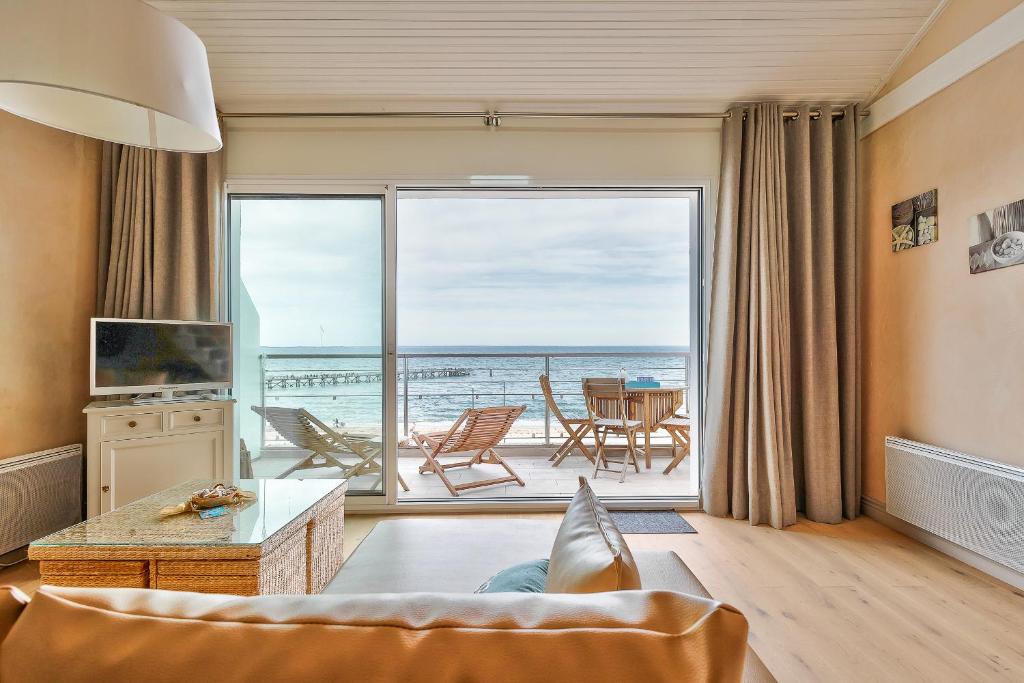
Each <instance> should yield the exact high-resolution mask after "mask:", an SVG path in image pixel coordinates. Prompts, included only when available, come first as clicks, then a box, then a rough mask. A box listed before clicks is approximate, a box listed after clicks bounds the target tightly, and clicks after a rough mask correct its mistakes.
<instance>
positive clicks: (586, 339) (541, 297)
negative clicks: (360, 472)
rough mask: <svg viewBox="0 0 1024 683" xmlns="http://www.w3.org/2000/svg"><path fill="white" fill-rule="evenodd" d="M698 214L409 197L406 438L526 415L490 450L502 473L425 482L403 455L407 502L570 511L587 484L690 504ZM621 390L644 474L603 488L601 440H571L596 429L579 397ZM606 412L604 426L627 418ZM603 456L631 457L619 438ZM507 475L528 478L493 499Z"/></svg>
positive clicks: (627, 200) (401, 224) (579, 198)
mask: <svg viewBox="0 0 1024 683" xmlns="http://www.w3.org/2000/svg"><path fill="white" fill-rule="evenodd" d="M699 208H700V195H699V192H696V191H692V190H690V191H687V190H651V189H636V188H624V189H589V188H584V189H577V188H573V189H543V190H540V189H513V190H508V189H503V190H497V189H490V190H483V189H458V190H451V189H419V190H406V191H402V190H400V191H399V192H398V200H397V214H398V218H397V283H396V299H397V302H396V315H397V320H396V329H397V346H398V354H397V359H398V363H397V368H398V387H397V389H398V401H397V413H398V414H397V418H398V422H399V424H398V429H399V433H403V431H404V433H410V432H437V431H444V430H446V429H448V427H449V426H450V425H452V424H453V423H454V422H455V421H456V420H458V419H459V417H460V416H461V415H463V413H464V411H466V410H472V409H480V408H510V407H514V406H524V407H525V410H524V412H523V413H522V414H521V415H520V416H519V417H518V418H517V419H516V420H515V422H514V424H513V425H512V427H511V428H510V429H509V431H508V432H507V434H505V435H504V436H503V438H502V439H501V440H500V443H498V444H497V445H496V447H495V450H496V451H497V452H498V453H499V454H500V456H501V458H502V459H503V460H504V464H502V463H487V462H483V463H474V464H473V466H472V467H465V468H453V469H452V470H451V471H450V472H446V477H447V479H448V480H449V481H448V482H445V481H442V480H441V477H439V476H437V475H435V474H433V473H428V474H421V473H420V470H419V466H420V465H421V464H422V463H423V456H422V454H421V453H420V452H419V450H418V449H417V448H415V447H414V446H413V444H412V443H410V442H408V441H407V442H405V443H404V445H403V444H401V443H400V444H399V450H398V458H397V461H396V462H397V466H398V469H399V472H400V473H401V474H402V476H403V478H404V480H405V481H406V483H407V484H408V489H406V490H403V491H399V493H398V499H399V501H408V502H414V501H421V502H425V501H450V500H452V499H453V497H454V496H453V493H452V490H451V489H452V488H457V487H458V486H463V487H465V488H464V489H462V490H458V497H459V499H460V500H466V499H476V500H495V499H500V500H504V501H506V502H507V501H511V500H519V501H521V500H530V499H533V500H541V499H565V498H567V497H569V496H571V495H572V494H573V493H574V492H575V491H576V489H577V487H578V485H579V484H578V478H579V477H580V476H585V477H587V478H588V479H591V484H592V486H593V487H594V488H595V490H596V491H597V492H598V494H599V495H601V496H602V497H603V498H608V499H615V498H618V499H623V500H625V499H649V500H654V499H659V498H660V499H673V498H674V499H680V498H685V497H691V496H696V494H697V486H698V476H697V473H698V471H699V466H698V458H699V452H700V449H699V439H698V436H699V435H698V433H697V432H698V430H697V429H696V425H697V424H698V414H699V397H700V379H701V374H700V371H699V367H700V365H699V362H700V358H699V355H700V354H699V353H698V352H697V350H698V349H700V343H699V338H700V324H699V319H700V317H699V308H700V304H699V291H700V279H699V270H700V263H699V253H700V252H699V224H700V221H699ZM541 376H544V379H543V380H542V378H541ZM620 376H625V377H626V379H627V380H628V381H629V384H628V385H627V388H628V389H629V391H628V392H627V403H628V406H626V408H625V409H626V410H627V412H628V413H629V414H630V416H631V418H633V419H636V420H640V421H642V422H643V428H642V429H641V430H640V432H639V436H638V441H639V444H638V448H637V449H636V453H635V454H636V456H637V457H638V460H639V462H638V464H637V465H636V466H631V467H628V468H627V471H626V473H625V474H624V475H622V474H621V473H616V472H601V473H599V475H598V476H597V477H596V478H594V477H593V475H594V463H593V461H592V458H593V449H594V445H595V444H594V436H593V435H592V434H590V433H589V429H585V430H583V431H582V432H580V434H581V436H580V439H579V442H576V441H573V439H574V438H575V437H576V433H575V432H576V431H579V430H580V429H581V427H580V424H581V422H580V421H581V420H583V419H585V418H587V416H588V411H587V408H586V405H585V403H584V396H583V391H582V383H583V380H584V379H585V378H616V377H620ZM545 383H546V384H547V386H544V384H545ZM606 404H607V405H606ZM601 405H602V410H607V411H609V414H608V415H603V417H612V415H611V412H613V411H615V410H616V409H617V407H616V405H613V404H612V402H610V401H604V402H603V403H602V404H601ZM667 419H668V420H673V421H674V422H673V423H672V424H671V425H668V428H666V426H665V425H666V423H665V420H667ZM574 421H575V422H574ZM673 428H674V429H673ZM673 433H674V435H673ZM580 446H582V448H581V447H580ZM608 446H609V448H608V451H609V453H614V456H615V457H618V456H619V455H620V454H621V453H623V452H624V451H626V450H627V449H626V439H625V437H623V436H621V435H617V434H612V435H611V436H610V437H609V441H608ZM584 449H587V450H586V451H585V450H584ZM631 455H632V454H631ZM609 457H612V456H609ZM442 464H443V463H442ZM505 465H507V466H508V467H509V468H511V469H512V470H513V471H514V472H515V473H516V474H517V475H518V479H517V480H513V481H505V482H503V483H500V484H498V485H494V484H487V483H486V482H487V481H488V480H490V481H493V480H494V479H495V478H499V479H500V478H502V477H503V475H505V474H506V472H505ZM617 467H618V466H614V467H612V469H616V468H617Z"/></svg>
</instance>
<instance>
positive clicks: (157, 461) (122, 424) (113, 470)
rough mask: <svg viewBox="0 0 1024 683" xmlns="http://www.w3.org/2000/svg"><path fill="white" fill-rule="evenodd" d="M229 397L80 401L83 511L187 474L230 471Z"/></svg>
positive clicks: (91, 512)
mask: <svg viewBox="0 0 1024 683" xmlns="http://www.w3.org/2000/svg"><path fill="white" fill-rule="evenodd" d="M234 404H235V402H234V399H228V398H225V399H214V400H201V401H199V400H197V401H191V402H188V403H155V404H149V405H133V404H132V403H130V402H127V401H96V402H93V403H90V404H89V405H88V406H86V407H85V409H84V410H83V412H84V413H85V414H86V416H87V422H88V436H87V450H86V491H85V493H86V514H87V515H88V516H89V517H94V516H96V515H98V514H100V513H103V512H109V511H110V510H112V509H114V508H117V507H120V506H122V505H124V504H125V503H130V502H132V501H133V500H138V499H139V498H142V497H144V496H148V495H149V494H151V493H156V492H157V491H162V490H163V489H166V488H169V487H171V486H174V485H175V484H180V483H181V482H183V481H187V480H189V479H216V480H219V481H224V482H225V483H228V482H230V481H231V479H232V478H233V477H234V467H233V465H232V463H233V454H234V448H233V445H234V432H233V430H234V416H233V413H234V407H235V405H234Z"/></svg>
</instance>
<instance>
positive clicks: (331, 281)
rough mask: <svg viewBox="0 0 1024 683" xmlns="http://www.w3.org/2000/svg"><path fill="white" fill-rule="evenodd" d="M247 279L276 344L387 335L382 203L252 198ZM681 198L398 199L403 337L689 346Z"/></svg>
mask: <svg viewBox="0 0 1024 683" xmlns="http://www.w3.org/2000/svg"><path fill="white" fill-rule="evenodd" d="M241 201H242V202H243V204H244V206H243V209H242V215H241V226H242V227H241V231H242V232H241V235H242V236H241V260H242V267H241V270H242V277H243V279H244V281H245V283H246V287H247V288H248V290H249V292H250V294H251V295H252V298H253V301H254V303H255V304H256V307H257V309H258V310H259V313H260V318H261V339H262V343H263V344H264V345H268V346H316V345H319V344H320V342H321V333H320V326H321V325H323V327H324V329H325V335H324V341H325V342H326V343H327V344H328V345H336V346H372V345H376V344H378V343H379V340H380V318H381V272H382V270H381V213H380V211H381V205H380V202H379V201H376V200H371V199H313V200H269V199H246V200H241ZM688 217H689V205H688V200H686V199H683V198H667V197H664V198H649V197H648V198H642V197H635V196H634V197H629V196H628V195H626V196H623V197H621V198H610V197H565V198H562V197H557V198H552V197H550V196H545V197H542V198H541V197H535V198H508V199H506V198H487V199H481V198H452V197H437V198H419V197H416V198H400V199H399V205H398V226H399V228H398V229H399V234H398V282H397V287H398V289H397V299H398V342H399V345H400V346H422V345H446V346H466V345H505V346H508V345H602V346H622V345H627V346H631V345H686V344H688V343H689V339H688V337H689V260H688V259H689V225H688Z"/></svg>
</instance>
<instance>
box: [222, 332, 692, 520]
mask: <svg viewBox="0 0 1024 683" xmlns="http://www.w3.org/2000/svg"><path fill="white" fill-rule="evenodd" d="M258 368H259V378H258V383H259V396H258V405H260V406H270V407H288V408H304V409H306V410H307V411H309V412H310V413H311V414H313V415H314V416H316V417H317V418H318V419H319V420H321V421H322V422H324V423H325V424H326V425H328V426H329V427H330V428H332V429H334V430H337V431H338V432H344V433H350V434H359V435H365V436H369V437H372V438H373V439H376V440H379V439H380V438H381V433H382V428H381V425H382V424H383V420H382V412H383V411H382V405H383V401H382V398H383V391H384V383H383V381H382V380H383V372H382V368H381V359H380V356H379V355H372V354H355V353H353V354H309V353H305V354H284V353H263V354H261V355H260V356H259V363H258ZM622 368H625V369H626V370H627V372H628V373H629V375H630V376H637V375H645V376H653V377H655V378H656V379H657V380H659V381H660V382H662V383H663V384H664V385H665V386H674V387H687V386H688V385H689V368H690V357H689V354H688V353H687V352H686V351H676V350H664V351H573V350H567V351H564V352H547V351H545V352H537V353H531V352H521V351H516V352H502V351H499V350H492V349H488V350H486V351H484V350H481V351H471V352H461V353H400V354H398V356H397V378H396V379H397V382H396V396H395V406H396V422H397V425H396V426H397V433H398V435H399V448H398V467H399V472H400V474H401V476H402V479H403V480H404V481H405V482H406V483H407V485H408V486H409V489H410V490H409V491H403V490H401V489H399V500H400V501H407V500H408V501H412V500H452V499H453V498H452V496H451V494H450V493H449V491H448V490H447V489H446V488H445V486H444V485H443V483H442V482H441V481H440V479H439V477H437V476H436V475H435V474H432V473H426V474H420V472H419V466H420V465H422V464H423V462H424V457H423V455H422V453H420V451H419V450H418V449H417V448H416V447H415V445H414V444H413V443H412V442H411V441H410V440H408V439H407V436H408V435H409V434H410V433H411V432H412V431H418V432H438V431H445V430H446V429H448V427H450V426H451V425H452V423H453V422H455V420H456V419H457V418H458V417H459V415H460V414H461V413H462V412H463V411H464V410H465V409H466V408H475V407H485V406H509V405H525V406H526V411H525V412H524V413H523V415H522V416H521V417H520V418H519V419H518V420H517V421H516V422H515V424H514V425H513V427H512V429H511V430H510V431H509V433H508V435H507V436H506V438H505V439H504V440H503V441H502V442H501V445H500V446H499V448H497V449H496V450H497V451H498V452H499V454H500V455H501V456H502V458H504V459H505V461H506V462H507V463H508V464H509V465H510V466H511V467H512V469H513V470H515V471H516V473H517V474H519V476H520V477H521V478H522V479H523V481H524V482H525V486H519V485H517V484H515V483H512V484H501V485H495V486H488V487H481V488H471V489H467V490H465V491H462V492H461V493H460V495H459V499H460V500H463V499H495V498H514V499H524V498H526V499H541V498H552V497H565V496H570V495H572V493H573V492H574V491H575V490H576V488H577V487H578V478H579V477H580V476H586V477H587V478H588V479H589V478H590V477H591V476H592V474H593V465H592V464H591V463H590V462H589V461H588V460H587V459H586V458H585V457H584V456H583V455H582V454H581V453H580V452H579V451H578V450H577V451H575V452H574V453H573V454H572V455H570V456H569V457H567V458H566V459H565V460H564V461H563V462H562V463H561V464H560V465H559V466H557V467H553V466H552V462H551V461H550V458H551V457H552V456H553V454H554V453H555V451H556V449H557V448H558V447H559V446H560V445H561V444H562V443H563V441H564V440H565V439H566V438H567V434H566V432H565V430H564V429H563V427H562V425H561V424H560V423H559V422H558V420H557V419H556V418H555V416H554V415H552V413H551V410H550V409H549V408H548V406H547V405H546V403H545V401H544V395H543V392H542V390H541V387H540V384H539V383H538V377H539V376H540V375H541V374H542V373H543V374H547V375H548V376H549V377H550V378H551V384H552V391H553V394H554V397H555V400H556V402H557V403H558V405H559V406H560V407H561V409H562V412H563V413H565V414H566V415H567V416H571V417H585V416H586V408H585V405H584V402H583V395H582V391H581V380H582V378H583V377H601V376H604V377H614V376H618V374H619V372H620V370H621V369H622ZM254 379H255V378H254ZM249 386H250V387H253V386H254V382H250V383H249ZM686 391H687V390H685V389H684V395H685V392H686ZM252 398H253V399H256V398H257V397H256V396H252ZM242 401H243V406H244V407H245V408H246V410H243V415H246V413H248V415H246V417H245V418H244V422H243V428H242V432H243V436H245V435H246V433H248V434H249V436H248V438H247V443H248V447H249V450H250V451H251V452H252V454H253V469H254V473H255V475H256V476H259V477H274V476H278V475H279V474H280V473H282V472H284V471H285V470H286V469H288V468H289V467H290V466H291V465H293V464H294V463H295V462H296V461H298V460H299V459H301V458H302V457H304V456H305V455H306V454H307V452H304V451H301V450H299V449H297V448H296V447H295V446H294V445H293V444H292V443H290V442H289V441H288V440H287V439H285V438H283V437H282V436H281V435H280V434H278V433H277V432H276V431H275V430H274V428H273V427H272V426H271V425H269V424H266V423H265V422H264V421H263V420H261V419H260V417H259V416H258V415H256V414H255V413H249V411H248V410H247V408H248V406H249V405H252V404H257V401H256V400H252V401H250V400H249V399H248V398H246V396H245V395H244V394H243V396H242ZM688 404H689V402H688V401H687V405H688ZM246 423H248V425H249V428H248V432H247V429H246ZM585 443H586V444H587V445H588V446H591V447H592V445H593V437H592V436H589V435H588V436H587V437H586V438H585ZM609 443H610V445H611V447H612V448H613V449H619V448H621V447H622V446H623V445H624V444H623V443H621V442H616V441H614V440H611V441H610V442H609ZM650 446H651V466H650V468H649V469H648V468H647V467H646V466H645V463H643V462H641V471H640V472H639V473H637V472H636V471H634V470H633V469H630V470H629V471H628V472H627V474H626V479H625V482H623V483H620V482H619V481H618V476H617V475H613V474H610V473H601V474H600V475H599V477H598V478H597V479H596V480H595V481H592V485H593V486H594V487H595V490H597V492H598V493H599V494H600V495H602V496H620V497H628V498H639V497H643V498H647V497H666V496H670V497H682V496H688V495H695V494H696V481H695V479H696V466H695V464H694V462H695V455H696V454H695V452H694V453H691V455H690V456H689V457H687V458H686V459H685V460H683V461H682V463H680V464H679V465H678V466H677V467H675V468H674V469H673V470H672V471H671V472H670V473H668V474H664V473H663V470H665V468H666V466H667V465H668V464H669V463H670V462H671V459H672V455H673V453H672V442H671V439H670V438H669V436H668V435H667V434H666V433H665V432H663V431H654V432H652V433H651V435H650ZM499 473H500V474H504V470H502V469H501V468H500V466H498V465H487V464H483V465H474V466H473V467H472V468H466V469H455V470H449V471H448V476H449V478H450V479H451V480H452V481H453V483H463V482H469V481H473V480H481V479H488V478H493V477H495V476H498V474H499ZM338 474H339V471H338V469H337V468H318V469H311V470H301V471H298V472H295V473H293V474H292V475H290V476H293V477H307V478H308V477H331V476H335V477H336V476H338ZM380 485H381V484H380V475H379V474H373V475H363V476H359V477H355V478H353V480H352V481H351V482H350V490H352V491H356V492H359V491H362V492H366V493H375V492H379V491H380Z"/></svg>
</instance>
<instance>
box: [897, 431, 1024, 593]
mask: <svg viewBox="0 0 1024 683" xmlns="http://www.w3.org/2000/svg"><path fill="white" fill-rule="evenodd" d="M885 508H886V510H887V511H888V512H889V514H891V515H893V516H895V517H898V518H900V519H902V520H904V521H907V522H910V523H911V524H913V525H914V526H916V527H919V528H921V529H924V530H925V531H929V532H931V533H933V534H935V535H936V536H939V537H941V538H944V539H946V540H948V541H952V542H953V543H956V544H957V545H959V546H962V547H964V548H967V549H968V550H972V551H974V552H976V553H978V554H979V555H982V556H984V557H987V558H988V559H990V560H993V561H995V562H998V563H1000V564H1002V565H1005V566H1007V567H1009V568H1010V569H1013V570H1014V571H1017V572H1021V573H1024V470H1022V469H1020V468H1018V467H1012V466H1010V465H1004V464H1002V463H997V462H992V461H989V460H982V459H981V458H975V457H973V456H970V455H966V454H964V453H957V452H955V451H949V450H946V449H943V448H937V447H935V446H929V445H927V444H923V443H917V442H915V441H907V440H906V439H898V438H895V437H891V436H890V437H888V438H886V440H885Z"/></svg>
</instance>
